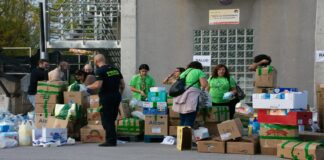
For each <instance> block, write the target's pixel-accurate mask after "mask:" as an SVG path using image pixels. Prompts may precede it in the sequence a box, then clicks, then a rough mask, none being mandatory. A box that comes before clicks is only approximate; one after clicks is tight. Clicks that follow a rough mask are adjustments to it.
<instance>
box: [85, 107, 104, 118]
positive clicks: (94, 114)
mask: <svg viewBox="0 0 324 160" xmlns="http://www.w3.org/2000/svg"><path fill="white" fill-rule="evenodd" d="M100 109H101V108H88V109H87V119H88V121H101V113H100Z"/></svg>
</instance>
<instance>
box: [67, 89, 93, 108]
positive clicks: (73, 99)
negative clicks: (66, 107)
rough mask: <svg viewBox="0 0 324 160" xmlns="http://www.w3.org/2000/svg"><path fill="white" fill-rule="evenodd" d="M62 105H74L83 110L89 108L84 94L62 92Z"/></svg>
mask: <svg viewBox="0 0 324 160" xmlns="http://www.w3.org/2000/svg"><path fill="white" fill-rule="evenodd" d="M64 103H65V104H71V103H76V104H78V105H81V106H82V108H84V109H86V108H88V107H89V101H88V96H87V94H86V93H85V92H64Z"/></svg>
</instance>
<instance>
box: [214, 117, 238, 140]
mask: <svg viewBox="0 0 324 160" xmlns="http://www.w3.org/2000/svg"><path fill="white" fill-rule="evenodd" d="M217 128H218V131H219V135H220V137H221V139H222V141H227V140H231V139H236V138H240V137H242V130H243V126H242V123H241V121H240V119H238V118H236V119H233V120H227V121H224V122H222V123H219V124H218V125H217Z"/></svg>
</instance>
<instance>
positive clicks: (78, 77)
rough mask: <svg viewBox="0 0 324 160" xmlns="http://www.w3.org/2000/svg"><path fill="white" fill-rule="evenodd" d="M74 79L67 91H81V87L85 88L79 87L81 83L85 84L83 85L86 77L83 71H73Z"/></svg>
mask: <svg viewBox="0 0 324 160" xmlns="http://www.w3.org/2000/svg"><path fill="white" fill-rule="evenodd" d="M74 79H75V82H73V83H72V84H71V85H70V86H69V88H68V91H82V89H85V87H82V88H81V85H82V86H85V85H84V81H85V79H86V73H85V72H83V71H82V70H76V71H75V73H74Z"/></svg>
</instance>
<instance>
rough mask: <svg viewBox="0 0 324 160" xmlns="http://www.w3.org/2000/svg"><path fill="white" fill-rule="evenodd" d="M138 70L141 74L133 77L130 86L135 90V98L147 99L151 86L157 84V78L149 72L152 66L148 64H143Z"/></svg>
mask: <svg viewBox="0 0 324 160" xmlns="http://www.w3.org/2000/svg"><path fill="white" fill-rule="evenodd" d="M138 70H139V74H136V75H134V76H133V77H132V79H131V81H130V83H129V86H130V88H131V91H132V92H133V98H135V99H137V100H140V101H145V100H146V99H147V95H148V92H149V90H150V88H151V87H154V86H155V80H154V79H153V78H152V77H151V76H150V75H149V74H148V72H149V71H150V67H149V66H148V65H147V64H141V65H140V66H139V68H138Z"/></svg>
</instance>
